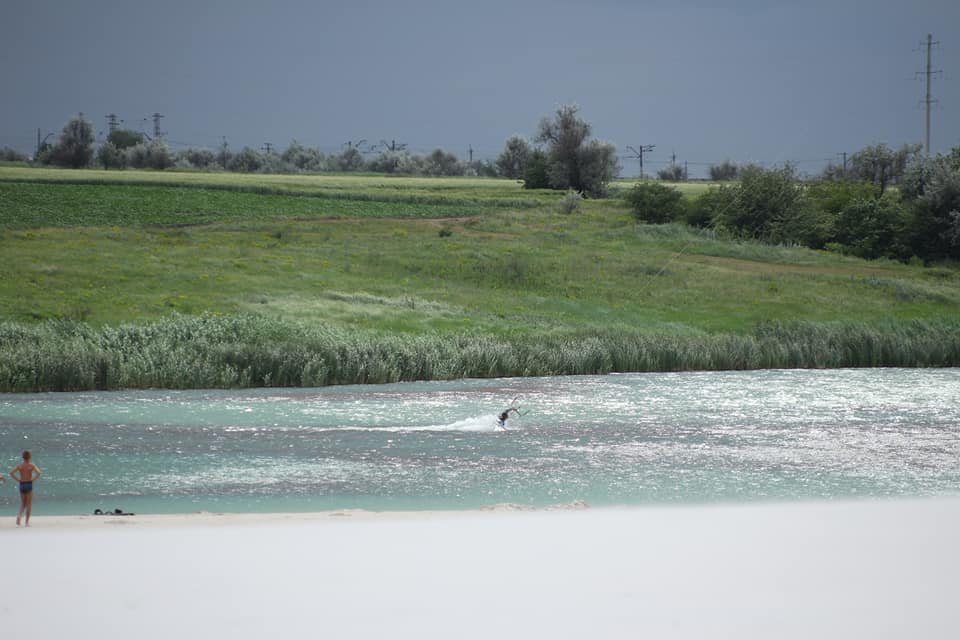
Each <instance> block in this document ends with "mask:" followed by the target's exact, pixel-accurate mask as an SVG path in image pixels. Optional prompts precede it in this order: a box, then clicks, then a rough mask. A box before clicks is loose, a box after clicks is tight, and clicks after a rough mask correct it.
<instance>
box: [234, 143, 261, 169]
mask: <svg viewBox="0 0 960 640" xmlns="http://www.w3.org/2000/svg"><path fill="white" fill-rule="evenodd" d="M261 166H263V158H262V157H261V156H260V154H259V153H257V151H256V150H254V149H251V148H250V147H244V148H243V149H241V150H240V151H239V152H238V153H236V154H235V155H234V156H233V157H232V158H230V163H229V164H228V165H227V168H228V169H229V170H230V171H239V172H241V173H256V172H257V171H259V170H260V167H261Z"/></svg>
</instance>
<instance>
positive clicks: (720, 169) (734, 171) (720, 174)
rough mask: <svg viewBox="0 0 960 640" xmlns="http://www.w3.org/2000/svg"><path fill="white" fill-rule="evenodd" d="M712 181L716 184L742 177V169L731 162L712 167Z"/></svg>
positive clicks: (725, 161) (726, 161) (727, 161)
mask: <svg viewBox="0 0 960 640" xmlns="http://www.w3.org/2000/svg"><path fill="white" fill-rule="evenodd" d="M709 172H710V179H711V180H713V181H714V182H728V181H730V180H736V179H737V178H738V177H739V176H740V167H738V166H737V165H736V164H735V163H733V162H730V161H729V160H724V161H723V162H721V163H720V164H712V165H710V169H709Z"/></svg>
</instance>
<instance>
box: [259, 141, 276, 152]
mask: <svg viewBox="0 0 960 640" xmlns="http://www.w3.org/2000/svg"><path fill="white" fill-rule="evenodd" d="M260 148H261V149H262V150H263V152H264V153H266V154H267V155H270V154H271V153H273V144H272V143H270V142H264V143H263V146H262V147H260Z"/></svg>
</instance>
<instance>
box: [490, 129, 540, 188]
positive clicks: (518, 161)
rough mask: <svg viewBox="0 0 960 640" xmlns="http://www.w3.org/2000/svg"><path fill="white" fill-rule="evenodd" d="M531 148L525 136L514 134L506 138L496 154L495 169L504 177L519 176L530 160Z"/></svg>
mask: <svg viewBox="0 0 960 640" xmlns="http://www.w3.org/2000/svg"><path fill="white" fill-rule="evenodd" d="M531 152H532V149H531V148H530V143H529V142H527V140H526V138H522V137H520V136H517V135H514V136H510V137H509V138H507V141H506V142H505V143H504V145H503V151H502V152H501V153H500V155H499V156H497V171H498V173H499V174H500V175H501V176H503V177H504V178H514V179H516V178H520V177H522V176H523V172H524V170H526V168H527V162H529V161H530V154H531Z"/></svg>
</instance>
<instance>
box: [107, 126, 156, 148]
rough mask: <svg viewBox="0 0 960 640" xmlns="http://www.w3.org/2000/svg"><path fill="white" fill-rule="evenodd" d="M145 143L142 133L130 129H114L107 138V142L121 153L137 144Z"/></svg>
mask: <svg viewBox="0 0 960 640" xmlns="http://www.w3.org/2000/svg"><path fill="white" fill-rule="evenodd" d="M146 141H147V139H146V137H145V136H144V135H143V134H142V133H140V132H139V131H133V130H131V129H114V130H113V131H111V132H110V135H108V136H107V142H109V143H110V144H112V145H113V146H114V147H116V148H117V149H120V150H121V151H122V150H124V149H129V148H130V147H135V146H137V145H138V144H144V143H145V142H146Z"/></svg>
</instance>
